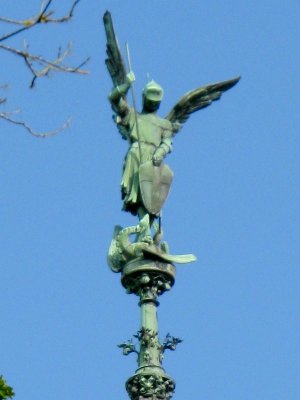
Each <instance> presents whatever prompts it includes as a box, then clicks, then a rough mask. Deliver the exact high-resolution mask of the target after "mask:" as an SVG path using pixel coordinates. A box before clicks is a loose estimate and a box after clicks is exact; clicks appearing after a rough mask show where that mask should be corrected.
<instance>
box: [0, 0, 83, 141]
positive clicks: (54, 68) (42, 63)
mask: <svg viewBox="0 0 300 400" xmlns="http://www.w3.org/2000/svg"><path fill="white" fill-rule="evenodd" d="M79 2H80V0H74V1H73V3H72V5H71V7H70V9H69V11H68V13H67V14H66V15H64V16H62V17H59V18H53V15H54V11H52V10H50V6H51V5H52V3H53V0H43V1H42V2H41V6H40V10H39V12H38V13H37V15H35V16H33V17H31V18H28V19H25V20H15V19H12V18H6V17H0V22H4V23H7V24H11V25H18V26H20V27H19V28H17V29H15V30H13V31H11V32H9V33H5V34H3V35H2V36H0V50H4V51H6V52H9V53H11V54H14V55H16V56H18V57H21V58H23V60H24V62H25V65H26V66H27V68H28V69H29V71H30V73H31V74H32V76H33V77H32V79H31V82H30V88H33V87H34V85H35V82H36V80H37V79H38V78H40V77H44V76H49V74H50V72H67V73H76V74H87V73H88V71H86V70H84V69H82V67H83V66H84V65H85V64H86V63H87V62H88V61H89V58H87V59H85V60H84V61H83V62H81V63H80V64H79V65H78V66H75V67H72V66H68V65H65V63H64V61H65V59H66V58H67V57H68V56H69V55H70V54H71V50H72V45H71V43H69V44H68V45H67V47H66V49H65V50H64V51H62V50H61V48H60V47H59V49H58V52H57V56H56V58H54V59H53V60H48V59H46V58H45V57H43V56H40V55H36V54H32V53H30V52H29V49H28V45H26V43H25V44H24V48H23V49H19V48H16V47H12V46H8V45H6V44H4V43H3V42H4V41H7V40H8V39H10V38H12V37H14V36H16V35H19V34H20V33H22V32H25V31H27V30H29V29H31V28H33V27H34V26H37V25H40V24H47V23H64V22H67V21H69V20H70V19H71V18H72V17H73V14H74V10H75V7H76V6H77V4H78V3H79ZM0 88H1V89H3V88H4V87H0ZM5 102H6V98H2V97H0V105H2V104H3V103H5ZM17 112H18V111H14V112H12V111H9V112H0V119H3V120H5V121H7V122H10V123H12V124H15V125H19V126H22V127H23V128H25V129H26V130H27V131H28V132H29V133H30V134H31V135H33V136H35V137H42V138H45V137H48V136H53V135H56V134H57V133H58V132H61V131H62V130H64V129H66V128H67V127H68V126H69V125H70V121H71V120H70V118H69V119H67V121H66V122H65V123H64V124H63V125H62V126H60V127H59V128H58V129H55V130H54V131H49V132H41V133H39V132H35V131H34V130H33V129H32V128H31V127H30V126H29V125H28V124H27V123H25V122H24V121H20V120H18V119H16V118H14V115H15V114H16V113H17Z"/></svg>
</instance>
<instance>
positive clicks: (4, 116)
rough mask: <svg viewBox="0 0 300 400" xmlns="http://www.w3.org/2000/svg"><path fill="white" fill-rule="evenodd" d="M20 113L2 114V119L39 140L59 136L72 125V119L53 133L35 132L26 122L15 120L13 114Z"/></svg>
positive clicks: (0, 117) (0, 114)
mask: <svg viewBox="0 0 300 400" xmlns="http://www.w3.org/2000/svg"><path fill="white" fill-rule="evenodd" d="M18 112H19V111H15V112H11V111H9V112H0V119H3V120H5V121H7V122H10V123H12V124H15V125H19V126H22V127H23V128H25V129H26V130H27V132H29V133H30V134H31V135H32V136H35V137H38V138H43V139H45V138H46V137H49V136H54V135H57V134H58V133H59V132H61V131H63V130H65V129H67V128H68V127H69V126H70V124H71V120H72V119H71V118H68V119H67V120H66V121H65V122H64V123H63V124H62V125H61V126H60V127H59V128H57V129H55V130H53V131H48V132H35V131H34V130H33V129H32V128H31V127H30V126H29V125H28V124H27V123H26V122H24V121H19V120H17V119H15V118H13V117H12V115H13V114H17V113H18Z"/></svg>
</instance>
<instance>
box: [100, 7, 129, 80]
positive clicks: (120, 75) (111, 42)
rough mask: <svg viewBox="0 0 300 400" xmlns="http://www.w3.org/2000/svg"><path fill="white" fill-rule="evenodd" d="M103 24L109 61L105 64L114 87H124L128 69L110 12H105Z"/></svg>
mask: <svg viewBox="0 0 300 400" xmlns="http://www.w3.org/2000/svg"><path fill="white" fill-rule="evenodd" d="M103 22H104V28H105V32H106V38H107V44H106V54H107V59H106V60H105V64H106V66H107V69H108V72H109V74H110V76H111V79H112V81H113V84H114V86H118V85H122V84H123V83H124V82H125V77H126V68H125V64H124V62H123V59H122V54H121V51H120V48H119V44H118V40H117V37H116V35H115V31H114V26H113V22H112V18H111V14H110V12H109V11H106V12H105V14H104V16H103Z"/></svg>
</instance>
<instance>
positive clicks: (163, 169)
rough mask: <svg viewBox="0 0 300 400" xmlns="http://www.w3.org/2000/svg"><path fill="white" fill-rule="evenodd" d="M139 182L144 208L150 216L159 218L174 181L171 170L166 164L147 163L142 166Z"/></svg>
mask: <svg viewBox="0 0 300 400" xmlns="http://www.w3.org/2000/svg"><path fill="white" fill-rule="evenodd" d="M139 180H140V189H141V195H142V200H143V204H144V207H145V208H146V210H147V211H148V212H149V213H150V214H152V215H156V216H158V215H159V213H160V210H161V209H162V206H163V204H164V202H165V201H166V198H167V196H168V193H169V190H170V187H171V183H172V180H173V172H172V170H171V168H170V167H169V166H168V165H167V164H164V163H161V164H160V165H159V166H155V165H153V163H152V161H146V162H145V163H143V164H142V165H140V169H139Z"/></svg>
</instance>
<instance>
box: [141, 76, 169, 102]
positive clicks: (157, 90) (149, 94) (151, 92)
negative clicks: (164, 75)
mask: <svg viewBox="0 0 300 400" xmlns="http://www.w3.org/2000/svg"><path fill="white" fill-rule="evenodd" d="M163 95H164V91H163V88H162V87H161V86H160V85H159V84H158V83H156V82H154V81H153V80H152V81H150V82H148V83H147V85H146V86H145V87H144V90H143V96H144V97H145V98H146V99H147V100H151V101H157V102H158V101H161V100H162V98H163Z"/></svg>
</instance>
